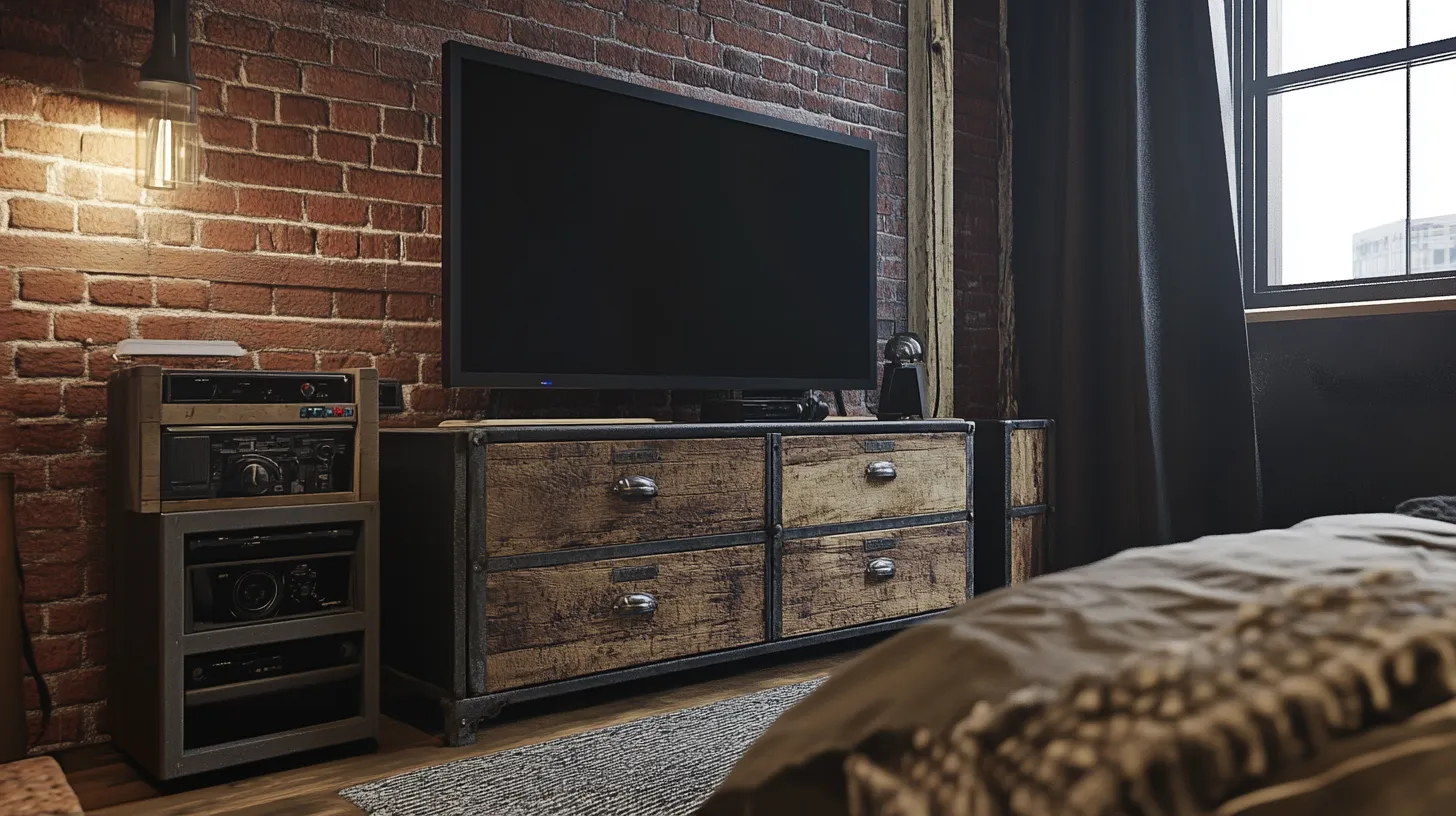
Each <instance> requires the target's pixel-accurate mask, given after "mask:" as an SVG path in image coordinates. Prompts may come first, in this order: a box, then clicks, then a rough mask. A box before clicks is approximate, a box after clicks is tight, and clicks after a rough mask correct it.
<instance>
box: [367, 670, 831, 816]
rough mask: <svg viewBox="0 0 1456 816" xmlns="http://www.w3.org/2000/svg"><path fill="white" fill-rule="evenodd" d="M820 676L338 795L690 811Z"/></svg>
mask: <svg viewBox="0 0 1456 816" xmlns="http://www.w3.org/2000/svg"><path fill="white" fill-rule="evenodd" d="M821 682H823V680H822V679H820V680H810V681H808V682H806V683H796V684H794V685H790V686H781V687H779V688H775V689H769V690H767V691H759V692H755V693H753V694H749V695H746V696H743V697H734V698H732V699H729V700H722V701H719V702H716V703H712V704H709V705H705V706H701V707H699V708H687V709H683V710H682V711H674V712H672V713H670V714H659V715H657V716H655V717H647V718H645V719H641V720H634V721H632V722H628V723H622V724H621V725H614V726H611V727H610V728H603V729H601V730H600V731H588V732H586V733H584V734H577V735H576V736H571V737H563V738H562V739H558V740H552V741H550V742H543V743H541V744H539V745H528V746H525V747H522V748H513V749H510V750H508V751H502V752H500V753H496V754H489V755H487V756H482V757H474V758H472V759H462V760H458V761H456V762H451V763H448V764H446V765H439V766H436V767H434V768H425V769H423V770H419V771H412V772H410V773H407V774H401V775H400V776H393V777H390V778H388V779H381V780H379V781H377V782H370V783H368V784H365V785H358V786H355V787H352V788H346V789H345V790H343V791H340V795H341V796H343V797H344V798H346V799H348V800H349V801H350V802H353V803H354V804H355V805H356V806H357V807H359V808H360V809H362V810H364V811H365V812H367V813H369V814H371V816H687V814H690V813H692V812H693V810H694V809H696V808H697V807H698V806H699V805H701V804H702V803H703V802H704V801H706V800H707V798H708V795H709V794H711V793H712V792H713V789H714V788H716V787H717V786H718V783H719V782H721V781H723V778H724V777H726V776H727V775H728V772H729V771H730V770H732V769H733V764H734V763H735V762H737V761H738V757H739V756H741V755H742V754H743V752H744V751H745V750H746V749H747V748H748V746H749V744H750V743H752V742H753V741H754V740H755V739H757V738H758V735H759V734H761V733H763V731H764V729H766V728H768V727H769V725H770V724H771V723H773V721H774V720H776V719H778V717H779V715H780V714H782V713H784V711H786V710H788V708H789V706H791V705H793V704H794V703H796V702H798V701H799V700H800V699H802V698H803V697H804V696H805V695H807V694H808V693H809V692H811V691H813V690H814V688H815V687H816V686H818V685H819V684H820V683H821ZM485 727H487V728H488V727H489V725H488V724H487V725H486V726H485Z"/></svg>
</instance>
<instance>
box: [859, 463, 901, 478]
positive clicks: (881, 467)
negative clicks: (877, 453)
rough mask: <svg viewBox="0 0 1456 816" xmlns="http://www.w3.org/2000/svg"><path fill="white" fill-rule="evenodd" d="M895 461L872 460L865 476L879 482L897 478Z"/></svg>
mask: <svg viewBox="0 0 1456 816" xmlns="http://www.w3.org/2000/svg"><path fill="white" fill-rule="evenodd" d="M896 475H897V474H896V473H895V463H894V462H870V464H869V467H867V468H865V477H866V478H868V479H871V480H872V481H877V482H888V481H890V480H891V479H893V478H895V476H896Z"/></svg>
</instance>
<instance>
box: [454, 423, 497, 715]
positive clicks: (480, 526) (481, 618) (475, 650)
mask: <svg viewBox="0 0 1456 816" xmlns="http://www.w3.org/2000/svg"><path fill="white" fill-rule="evenodd" d="M469 439H470V442H469V444H468V445H466V454H465V455H466V461H467V462H468V465H467V472H468V474H469V476H468V477H467V480H466V482H467V484H468V488H467V490H468V491H469V493H470V496H469V501H468V507H469V508H470V509H469V511H468V518H467V521H466V525H465V529H466V530H467V534H466V538H465V560H466V565H467V569H468V571H467V572H466V575H468V576H469V581H468V589H467V590H466V593H465V597H466V602H465V629H466V636H465V651H466V658H465V668H466V679H467V682H466V686H467V687H468V688H469V689H470V691H471V693H474V694H479V693H482V692H484V691H485V661H486V660H487V659H488V658H487V656H486V648H485V636H486V627H485V602H486V570H487V569H489V567H490V557H489V552H488V551H487V548H486V530H485V526H486V523H485V518H486V513H485V495H486V494H485V480H486V475H485V474H486V467H485V459H486V456H487V455H488V449H489V445H488V444H487V443H486V438H485V435H484V434H482V433H479V432H475V433H471V434H470V435H469ZM457 628H458V627H457Z"/></svg>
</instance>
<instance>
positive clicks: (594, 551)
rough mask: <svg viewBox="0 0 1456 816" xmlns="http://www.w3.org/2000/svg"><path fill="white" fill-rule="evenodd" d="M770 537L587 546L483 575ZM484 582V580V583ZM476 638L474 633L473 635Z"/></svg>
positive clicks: (534, 556)
mask: <svg viewBox="0 0 1456 816" xmlns="http://www.w3.org/2000/svg"><path fill="white" fill-rule="evenodd" d="M767 539H768V536H767V535H766V534H765V533H764V531H762V530H751V531H749V532H746V533H723V534H721V535H713V536H701V537H698V538H686V539H673V540H671V541H642V542H637V543H634V544H613V545H610V546H606V547H583V548H581V549H575V550H555V551H552V552H539V553H526V554H524V555H507V556H501V557H498V558H489V559H486V564H485V569H484V570H482V571H481V572H509V571H511V570H523V569H539V568H541V567H559V566H562V565H563V564H581V563H584V562H587V561H607V560H610V559H615V558H645V557H647V556H652V555H666V554H668V553H680V552H693V551H695V550H716V549H719V548H721V547H741V546H743V545H745V544H762V543H763V542H764V541H766V540H767ZM483 580H484V579H482V581H483ZM480 598H481V600H482V602H483V601H484V599H485V587H484V586H483V585H482V586H481V588H480ZM471 637H472V638H474V637H475V635H474V634H472V635H471Z"/></svg>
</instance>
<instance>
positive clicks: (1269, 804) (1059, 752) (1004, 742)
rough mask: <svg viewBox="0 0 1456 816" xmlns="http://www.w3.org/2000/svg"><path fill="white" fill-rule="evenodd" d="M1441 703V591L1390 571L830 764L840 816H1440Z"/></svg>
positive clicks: (1243, 616)
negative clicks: (840, 782) (844, 788)
mask: <svg viewBox="0 0 1456 816" xmlns="http://www.w3.org/2000/svg"><path fill="white" fill-rule="evenodd" d="M1453 697H1456V592H1453V591H1452V590H1451V588H1450V587H1442V586H1432V585H1428V584H1424V583H1422V582H1419V581H1418V580H1417V579H1416V578H1415V577H1414V576H1413V575H1411V574H1410V573H1409V572H1403V571H1374V572H1369V573H1366V574H1365V575H1363V576H1362V577H1361V579H1360V581H1359V582H1358V583H1357V584H1356V585H1353V586H1351V585H1348V584H1341V585H1318V584H1316V585H1294V586H1291V587H1289V588H1287V589H1285V590H1282V591H1279V592H1277V593H1276V594H1273V595H1271V596H1266V598H1265V599H1264V600H1263V601H1262V602H1259V603H1249V604H1245V605H1244V606H1243V607H1241V608H1240V609H1239V611H1238V614H1237V617H1236V618H1235V620H1233V621H1232V622H1230V623H1229V624H1228V625H1225V626H1222V627H1219V628H1217V629H1215V630H1213V631H1211V632H1209V633H1207V634H1205V635H1202V636H1199V637H1197V638H1194V639H1190V640H1185V641H1181V642H1174V643H1168V644H1162V645H1158V646H1155V647H1153V648H1149V649H1147V650H1145V651H1142V652H1138V653H1135V654H1133V655H1131V656H1129V657H1128V658H1126V659H1125V660H1124V662H1123V663H1122V665H1121V666H1120V667H1118V668H1116V669H1115V670H1114V671H1111V672H1104V673H1101V674H1095V673H1094V674H1084V675H1082V676H1079V677H1077V678H1075V679H1073V680H1072V681H1071V682H1069V683H1067V684H1065V685H1064V686H1062V687H1060V688H1048V687H1044V686H1029V687H1027V688H1024V689H1022V690H1021V691H1019V692H1016V693H1014V694H1012V695H1010V696H1009V697H1007V698H1005V699H1004V700H1002V701H999V702H995V703H992V702H986V701H982V702H979V703H977V704H976V705H975V706H974V708H973V709H972V710H971V711H970V712H969V713H968V714H966V715H965V716H964V717H962V718H960V719H959V720H958V721H956V722H954V723H952V724H951V725H950V726H949V727H946V728H943V729H940V730H939V731H938V732H932V731H930V730H926V729H921V730H919V731H917V732H915V733H914V734H913V735H912V736H911V737H910V738H909V739H908V740H900V741H898V742H899V743H900V744H896V742H897V741H895V740H880V741H879V742H878V744H874V745H870V746H866V747H865V748H863V749H862V750H860V751H858V752H856V753H854V754H851V755H850V756H849V757H848V759H847V760H846V761H845V765H844V768H845V778H846V782H847V785H848V797H847V798H848V804H849V812H850V813H851V814H853V816H1063V815H1066V816H1121V814H1131V813H1142V814H1163V813H1166V814H1202V813H1213V812H1217V814H1219V816H1266V815H1268V814H1276V813H1277V814H1280V815H1281V816H1287V815H1288V814H1292V813H1309V814H1315V813H1326V812H1339V813H1347V814H1353V813H1361V812H1368V813H1372V814H1374V813H1382V814H1384V813H1400V814H1402V815H1403V816H1404V815H1405V814H1412V813H1420V812H1432V813H1436V812H1440V813H1450V812H1453V810H1452V804H1453V803H1452V801H1451V800H1452V799H1453V798H1456V793H1453V792H1452V790H1450V789H1451V788H1452V786H1451V785H1450V784H1449V783H1446V782H1445V781H1444V780H1447V779H1450V778H1452V773H1451V772H1452V770H1453V769H1456V752H1453V751H1452V750H1450V749H1451V748H1452V747H1456V704H1453V703H1452V702H1451V701H1452V700H1453ZM1393 778H1399V779H1401V780H1402V781H1403V782H1405V783H1406V784H1404V785H1401V786H1397V787H1395V788H1392V785H1391V781H1392V779H1393ZM1360 802H1364V803H1365V804H1366V805H1368V806H1369V807H1370V808H1371V809H1370V810H1363V811H1362V810H1357V809H1355V807H1356V804H1357V803H1360ZM1431 808H1435V809H1434V810H1431Z"/></svg>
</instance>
